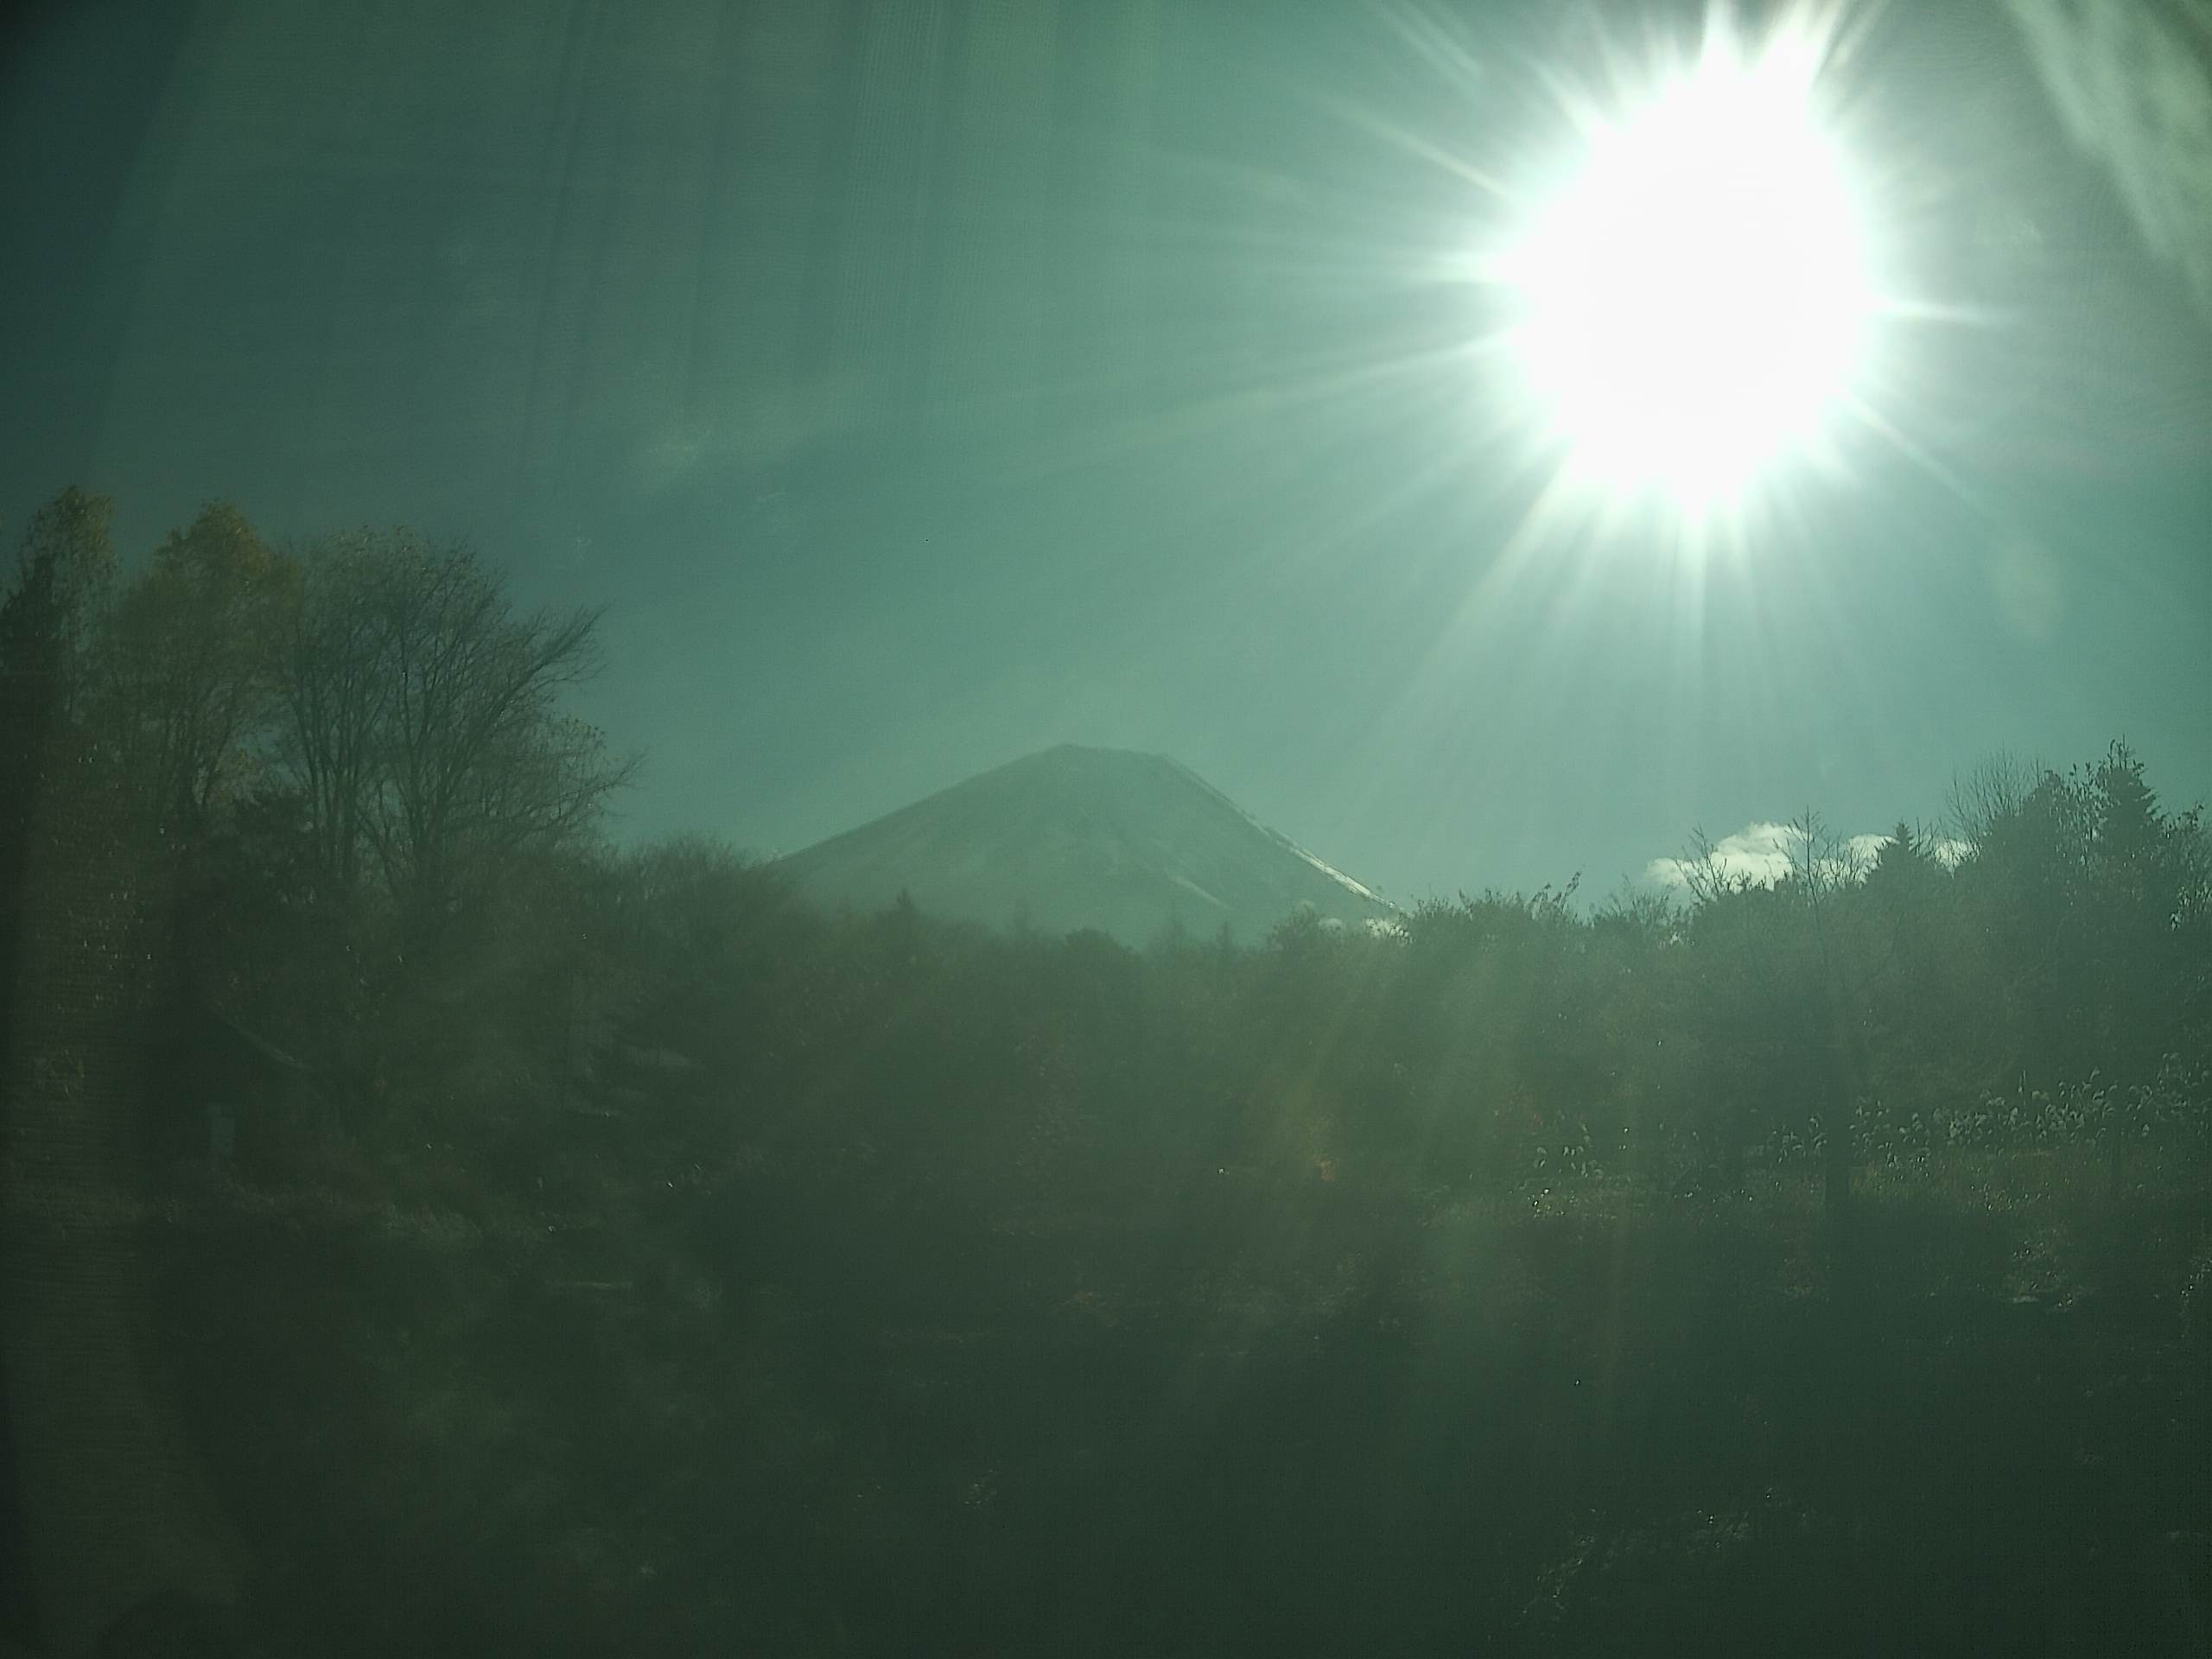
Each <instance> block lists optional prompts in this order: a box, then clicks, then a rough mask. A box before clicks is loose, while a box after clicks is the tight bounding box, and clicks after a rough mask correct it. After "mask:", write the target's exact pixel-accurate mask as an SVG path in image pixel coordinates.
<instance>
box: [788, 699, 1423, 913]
mask: <svg viewBox="0 0 2212 1659" xmlns="http://www.w3.org/2000/svg"><path fill="white" fill-rule="evenodd" d="M781 866H782V868H783V869H784V871H785V873H786V874H788V875H790V877H791V879H792V880H793V882H794V883H795V884H796V885H797V886H798V888H799V890H800V891H801V892H803V893H805V894H806V895H807V896H808V897H810V899H814V900H816V901H817V903H820V904H822V905H823V906H826V907H829V908H831V909H850V910H855V911H861V912H868V911H875V910H880V909H882V908H884V907H885V906H887V905H891V904H893V903H895V902H896V901H897V899H898V898H899V894H900V893H905V894H906V895H907V896H908V897H909V898H910V899H912V900H913V902H914V904H915V905H916V906H918V907H919V908H920V909H922V910H925V911H927V912H931V914H933V915H938V916H944V917H947V918H952V919H955V920H960V921H970V922H978V923H982V924H983V925H986V926H990V927H999V928H1019V927H1023V926H1028V927H1033V928H1034V929H1036V930H1037V931H1039V932H1043V933H1048V934H1052V933H1066V932H1073V931H1077V930H1080V929H1086V928H1091V929H1096V930H1097V931H1100V932H1103V933H1107V934H1109V935H1111V936H1112V937H1113V938H1116V939H1119V940H1120V941H1122V943H1123V944H1130V945H1143V944H1147V943H1148V942H1150V941H1151V940H1153V939H1154V938H1158V937H1159V936H1160V934H1161V933H1163V932H1165V931H1171V930H1175V929H1180V930H1181V931H1183V932H1184V933H1185V935H1187V936H1190V937H1192V938H1214V937H1217V935H1218V934H1219V933H1220V932H1221V931H1222V930H1223V929H1224V927H1225V928H1227V929H1228V931H1229V933H1230V937H1231V938H1235V939H1236V940H1238V941H1240V942H1242V943H1245V944H1250V943H1253V942H1255V941H1256V940H1258V939H1260V938H1264V937H1265V936H1266V935H1267V933H1268V930H1269V929H1271V928H1273V927H1274V925H1276V924H1277V923H1279V922H1281V921H1282V920H1283V919H1285V918H1287V917H1289V916H1292V915H1294V914H1297V913H1298V912H1302V911H1310V912H1313V914H1314V915H1316V916H1318V917H1319V918H1321V919H1322V920H1323V921H1324V922H1334V923H1339V924H1342V925H1345V926H1363V925H1367V924H1370V923H1375V922H1382V921H1386V920H1388V919H1389V918H1390V917H1392V916H1393V915H1395V913H1396V912H1395V908H1394V907H1393V906H1391V905H1390V904H1389V903H1388V902H1387V901H1385V900H1384V899H1382V898H1380V897H1378V896H1377V895H1376V893H1374V892H1372V891H1371V890H1370V889H1369V888H1367V887H1363V886H1362V885H1361V884H1360V883H1359V882H1357V881H1355V880H1352V879H1351V877H1350V876H1348V875H1345V874H1342V873H1341V872H1339V871H1338V870H1335V869H1332V868H1330V867H1329V866H1328V865H1327V864H1325V863H1324V862H1322V861H1321V860H1319V859H1318V858H1316V857H1315V856H1314V855H1313V854H1311V853H1309V852H1307V851H1306V849H1304V848H1302V847H1300V846H1299V845H1298V844H1297V843H1296V842H1293V841H1291V840H1290V839H1288V838H1287V836H1282V835H1280V834H1278V833H1277V832H1276V831H1274V830H1273V829H1268V828H1267V827H1266V826H1265V825H1264V824H1262V823H1260V822H1259V821H1258V820H1256V819H1255V818H1254V817H1252V816H1251V815H1250V814H1249V813H1248V812H1246V811H1244V810H1243V809H1242V808H1241V807H1239V806H1237V805H1236V803H1235V802H1233V801H1231V800H1230V798H1228V797H1227V796H1225V795H1224V794H1223V793H1222V792H1221V791H1218V790H1217V789H1215V788H1214V787H1213V786H1212V785H1211V784H1208V783H1207V782H1206V781H1205V779H1202V778H1200V777H1199V776H1198V774H1197V773H1195V772H1192V771H1191V770H1190V769H1189V768H1187V767H1185V766H1179V765H1178V764H1177V763H1176V762H1175V761H1173V760H1170V759H1168V758H1167V757H1166V755H1162V754H1143V753H1136V752H1135V751H1132V750H1128V749H1099V748H1085V747H1079V746H1077V745H1076V744H1071V743H1070V744H1062V745H1061V746H1060V747H1057V748H1052V749H1046V750H1043V751H1041V752H1040V753H1035V754H1031V755H1027V756H1025V757H1023V758H1022V759H1021V760H1015V761H1013V762H1011V763H1009V764H1008V765H1006V766H1000V767H997V768H996V769H995V770H993V771H990V772H982V773H980V774H978V775H977V776H976V777H973V778H970V779H967V780H966V781H965V782H963V783H958V784H955V785H952V787H950V789H945V790H941V791H938V793H937V794H934V795H931V796H929V797H927V798H925V799H922V800H919V801H916V802H915V803H913V804H912V805H910V806H906V807H902V808H900V809H899V810H897V811H895V812H892V813H888V814H887V815H886V816H885V817H880V818H878V819H876V820H874V822H873V823H865V824H862V825H861V827H860V828H858V829H851V830H848V831H846V832H845V833H844V834H842V835H840V836H831V837H830V838H829V840H827V841H823V842H817V843H816V844H815V845H813V846H811V847H810V848H807V849H805V850H804V851H803V852H799V853H795V854H793V855H791V856H790V857H789V858H786V859H785V860H783V861H781Z"/></svg>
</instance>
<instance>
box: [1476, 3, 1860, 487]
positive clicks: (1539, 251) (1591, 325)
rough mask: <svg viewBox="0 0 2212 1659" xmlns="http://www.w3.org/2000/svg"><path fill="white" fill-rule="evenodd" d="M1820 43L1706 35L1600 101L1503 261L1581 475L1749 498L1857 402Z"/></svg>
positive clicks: (1848, 255) (1556, 424) (1853, 306)
mask: <svg viewBox="0 0 2212 1659" xmlns="http://www.w3.org/2000/svg"><path fill="white" fill-rule="evenodd" d="M1817 64H1818V54H1816V53H1815V52H1813V51H1811V50H1810V49H1791V48H1790V47H1789V44H1788V43H1786V42H1783V43H1778V44H1776V45H1772V46H1770V48H1769V49H1768V50H1767V51H1766V52H1764V54H1762V55H1760V56H1759V57H1758V59H1756V60H1751V61H1746V60H1744V59H1743V58H1742V57H1741V56H1739V55H1738V53H1737V52H1736V51H1735V50H1734V48H1733V47H1732V45H1731V43H1730V42H1729V41H1726V39H1725V38H1717V39H1714V40H1710V41H1708V42H1707V48H1706V50H1705V53H1704V54H1703V56H1702V58H1701V59H1700V62H1699V63H1698V64H1697V66H1696V67H1694V69H1693V70H1691V71H1689V72H1688V73H1686V74H1684V75H1682V76H1681V78H1679V79H1677V80H1676V81H1675V83H1674V84H1672V85H1670V86H1666V87H1664V88H1662V90H1661V91H1660V92H1658V93H1657V95H1656V97H1655V98H1653V99H1652V100H1651V101H1650V102H1649V104H1647V105H1644V106H1643V108H1642V109H1640V110H1638V111H1636V112H1635V113H1633V114H1631V115H1630V116H1628V117H1626V118H1618V119H1610V118H1597V117H1594V116H1593V117H1590V118H1586V121H1585V123H1584V125H1585V137H1586V151H1585V153H1584V155H1583V156H1582V157H1581V160H1580V166H1579V168H1576V170H1575V172H1574V174H1573V176H1572V178H1571V179H1570V181H1568V183H1567V186H1566V188H1564V189H1563V190H1562V191H1561V192H1560V194H1558V195H1557V196H1556V197H1555V198H1554V199H1553V200H1549V201H1548V202H1546V203H1544V204H1543V205H1542V206H1541V208H1540V210H1539V211H1538V212H1537V213H1535V215H1534V218H1533V222H1532V223H1531V224H1530V226H1529V228H1528V231H1527V233H1526V235H1525V238H1524V239H1523V240H1522V242H1521V244H1520V245H1519V246H1518V247H1517V248H1516V250H1515V251H1513V252H1512V253H1511V254H1510V256H1509V257H1508V258H1507V259H1506V260H1505V261H1504V262H1503V275H1504V277H1505V279H1506V281H1507V283H1509V284H1510V287H1511V288H1513V289H1516V290H1517V292H1518V294H1519V296H1520V298H1521V302H1522V306H1521V310H1520V316H1519V322H1518V326H1517V327H1516V328H1515V329H1514V331H1513V334H1512V336H1511V345H1512V347H1513V350H1514V353H1515V355H1516V358H1517V359H1518V360H1519V364H1520V367H1521V370H1522V375H1523V377H1524V378H1525V381H1526V383H1527V385H1528V386H1529V388H1531V389H1532V390H1533V391H1535V393H1536V395H1537V397H1538V398H1539V400H1540V402H1541V405H1542V408H1543V410H1544V412H1545V416H1546V418H1547V420H1548V423H1549V424H1550V427H1551V435H1552V437H1553V438H1554V440H1555V441H1557V442H1560V443H1563V444H1564V445H1565V447H1566V448H1567V451H1568V453H1569V455H1570V457H1571V459H1570V466H1571V467H1573V470H1574V472H1575V473H1576V474H1580V476H1581V477H1582V479H1584V480H1586V481H1587V482H1590V483H1592V484H1595V485H1599V486H1602V487H1604V488H1605V489H1607V490H1610V491H1613V492H1616V493H1643V492H1646V491H1652V490H1657V491H1662V492H1664V493H1668V494H1670V495H1672V496H1673V497H1674V498H1675V499H1676V500H1677V501H1678V502H1679V503H1681V504H1682V505H1685V506H1686V507H1689V508H1692V509H1702V508H1705V507H1709V506H1713V505H1717V504H1720V503H1724V502H1728V501H1732V500H1735V499H1738V498H1740V497H1741V495H1742V494H1743V493H1745V491H1746V490H1747V489H1748V488H1749V487H1750V486H1751V484H1752V483H1753V481H1754V480H1755V479H1756V478H1757V476H1758V474H1760V473H1761V472H1762V470H1763V469H1765V468H1767V467H1770V465H1771V464H1772V463H1774V462H1776V461H1778V460H1780V459H1782V458H1783V457H1784V456H1786V455H1789V454H1802V453H1803V452H1805V451H1808V450H1809V449H1814V448H1818V447H1819V446H1820V445H1821V443H1822V442H1824V440H1825V438H1826V436H1827V432H1828V429H1829V428H1830V427H1831V425H1832V423H1833V422H1834V417H1835V416H1837V415H1838V414H1839V413H1840V412H1841V410H1843V409H1844V408H1845V407H1846V406H1847V404H1848V401H1849V399H1850V397H1851V395H1852V392H1853V387H1854V385H1855V384H1856V383H1857V381H1858V380H1859V378H1860V376H1861V373H1862V370H1863V363H1862V358H1863V355H1864V347H1865V343H1866V324H1867V321H1868V318H1869V316H1870V315H1871V314H1872V308H1873V304H1872V298H1871V296H1870V294H1869V292H1868V288H1867V280H1868V279H1867V258H1866V250H1865V248H1864V246H1863V241H1862V236H1861V230H1860V225H1859V213H1858V211H1857V205H1856V203H1855V202H1854V200H1853V190H1852V188H1851V181H1850V180H1849V178H1848V176H1847V171H1846V168H1845V166H1844V162H1843V158H1842V156H1840V154H1839V152H1838V149H1837V147H1836V145H1835V144H1834V142H1833V141H1832V140H1831V139H1830V138H1829V137H1827V136H1826V135H1824V134H1823V132H1822V131H1821V128H1820V126H1819V124H1818V123H1817V121H1816V119H1815V114H1814V111H1813V109H1812V106H1811V101H1810V93H1811V90H1812V87H1811V82H1812V79H1813V73H1814V71H1815V68H1816V67H1817Z"/></svg>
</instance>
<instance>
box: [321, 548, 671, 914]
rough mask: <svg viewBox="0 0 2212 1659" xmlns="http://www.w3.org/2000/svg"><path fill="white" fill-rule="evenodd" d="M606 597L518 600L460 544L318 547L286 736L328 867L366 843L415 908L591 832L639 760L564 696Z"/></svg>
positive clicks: (353, 875) (341, 865)
mask: <svg viewBox="0 0 2212 1659" xmlns="http://www.w3.org/2000/svg"><path fill="white" fill-rule="evenodd" d="M600 618H601V612H600V611H597V610H592V609H582V610H576V611H572V612H567V613H559V614H556V613H547V612H534V613H527V614H522V613H518V612H517V610H516V608H515V606H514V603H513V601H512V598H511V597H510V596H509V594H507V591H506V588H505V583H504V582H502V581H501V580H500V578H499V576H498V575H496V574H495V573H494V572H493V571H491V570H489V569H486V567H485V566H484V564H483V563H482V562H481V561H480V559H479V558H478V557H477V556H476V555H475V554H474V552H473V551H472V550H469V549H468V548H467V547H466V546H465V545H461V544H459V543H454V544H448V545H446V546H442V547H434V546H432V545H431V544H429V543H426V542H424V541H423V540H422V539H421V538H420V537H416V536H415V535H413V534H412V533H410V532H408V531H396V532H394V533H392V534H391V535H389V536H383V537H378V536H357V537H348V538H346V539H345V540H344V541H343V542H341V543H333V544H329V545H327V546H326V547H325V548H323V549H322V550H320V551H319V552H318V554H317V555H316V556H315V557H314V558H313V559H312V560H311V562H310V564H309V572H308V584H307V590H306V594H305V596H304V602H303V603H302V607H301V610H300V619H299V623H298V626H297V629H296V634H295V638H294V641H293V650H292V653H291V655H292V665H291V670H290V673H289V685H288V688H287V701H288V709H289V715H290V724H291V727H292V730H291V732H290V734H289V753H290V757H291V762H292V765H293V767H294V769H295V772H296V776H297V780H298V782H299V785H300V787H301V790H302V795H303V797H304V798H305V799H306V802H307V805H308V815H309V817H310V820H311V822H312V826H313V832H314V836H315V844H316V846H317V849H318V851H319V853H320V855H321V857H322V859H323V861H324V863H325V868H326V873H327V874H329V875H330V876H331V877H333V878H334V879H335V880H339V881H340V882H341V883H344V884H346V885H349V886H350V885H351V884H353V882H354V881H356V880H358V879H359V874H360V866H361V861H362V859H363V858H364V856H366V857H368V858H372V859H373V860H374V861H375V866H376V868H377V870H378V873H379V874H381V876H382V877H383V879H384V880H385V884H386V885H387V887H389V889H390V890H391V892H392V893H395V894H396V895H398V896H401V897H403V898H404V899H405V900H406V901H407V902H408V904H409V906H410V909H412V910H413V911H415V912H416V913H417V914H419V915H431V914H435V913H437V912H440V911H441V910H442V909H443V908H444V907H445V906H448V904H449V903H450V902H451V901H452V900H453V899H454V897H455V896H456V895H457V894H458V893H460V892H461V890H462V888H463V887H464V885H465V884H466V883H467V881H469V880H472V879H473V878H474V877H475V876H476V875H478V874H482V873H484V872H486V871H488V870H490V869H492V868H495V867H496V864H497V861H499V858H500V857H501V856H502V855H508V854H512V853H515V852H518V851H521V850H523V849H528V848H531V847H535V846H543V845H550V844H553V843H556V842H561V841H563V840H565V839H567V838H569V837H570V836H574V835H575V834H576V833H577V832H579V831H581V830H582V829H584V828H585V827H586V826H587V825H588V824H589V823H591V821H592V820H593V819H594V817H595V816H596V815H597V813H598V811H599V810H600V809H601V806H602V805H603V804H604V803H605V801H606V799H607V796H608V795H609V794H610V793H612V792H613V791H614V790H615V789H617V788H619V787H620V786H621V785H623V784H624V783H625V782H626V781H627V780H628V779H629V778H630V777H631V776H632V773H633V772H634V771H635V764H634V762H632V761H630V760H623V759H620V758H618V757H615V756H613V755H610V754H609V753H608V752H607V746H606V743H605V741H604V739H603V738H602V737H601V734H599V733H598V732H597V731H595V730H594V729H593V728H591V727H589V726H588V725H586V724H585V723H584V722H582V721H580V720H577V719H575V717H574V716H573V715H569V714H567V713H565V712H564V711H563V709H562V707H561V702H562V700H563V696H565V695H566V694H567V693H568V692H569V690H572V689H573V688H574V687H575V686H576V685H578V684H580V683H582V682H583V681H585V680H587V679H588V678H589V677H591V676H592V675H593V674H594V673H595V672H596V671H597V670H598V667H599V660H600V659H599V651H598V639H597V630H598V626H599V621H600Z"/></svg>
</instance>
